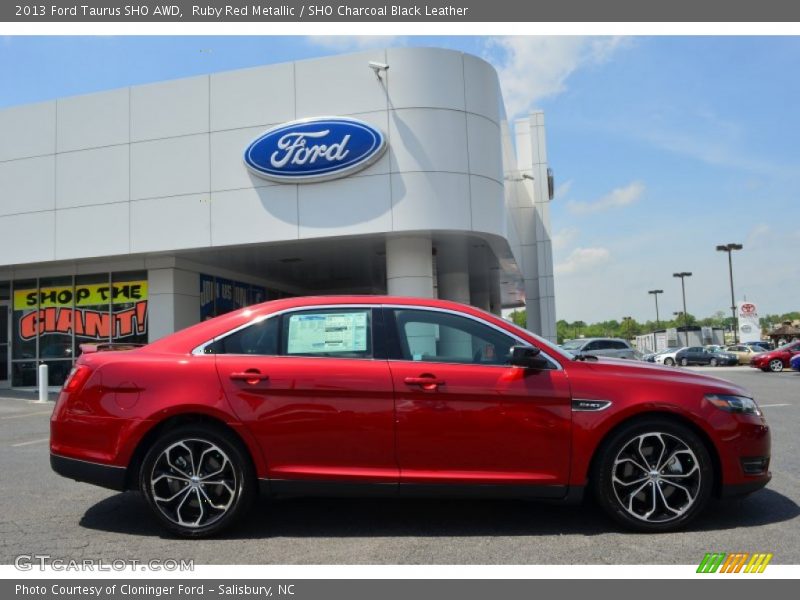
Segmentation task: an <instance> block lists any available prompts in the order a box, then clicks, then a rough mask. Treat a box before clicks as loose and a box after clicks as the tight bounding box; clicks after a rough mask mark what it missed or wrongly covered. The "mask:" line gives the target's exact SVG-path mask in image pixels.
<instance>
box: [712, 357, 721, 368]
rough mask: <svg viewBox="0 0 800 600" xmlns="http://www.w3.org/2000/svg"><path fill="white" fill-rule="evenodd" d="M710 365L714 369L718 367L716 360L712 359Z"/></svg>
mask: <svg viewBox="0 0 800 600" xmlns="http://www.w3.org/2000/svg"><path fill="white" fill-rule="evenodd" d="M710 364H711V366H712V367H716V366H717V365H719V361H718V360H717V359H716V358H712V359H711V362H710Z"/></svg>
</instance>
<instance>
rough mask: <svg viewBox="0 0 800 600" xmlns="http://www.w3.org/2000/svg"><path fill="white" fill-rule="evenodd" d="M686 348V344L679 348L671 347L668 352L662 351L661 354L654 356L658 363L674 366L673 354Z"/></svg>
mask: <svg viewBox="0 0 800 600" xmlns="http://www.w3.org/2000/svg"><path fill="white" fill-rule="evenodd" d="M684 348H686V346H681V347H680V348H672V349H671V350H670V351H669V352H662V353H661V354H659V355H657V356H656V362H657V363H658V364H660V365H667V366H668V367H674V366H675V364H676V362H677V361H676V360H675V355H676V354H677V353H678V352H680V351H681V350H683V349H684Z"/></svg>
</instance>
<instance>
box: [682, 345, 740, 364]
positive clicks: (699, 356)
mask: <svg viewBox="0 0 800 600" xmlns="http://www.w3.org/2000/svg"><path fill="white" fill-rule="evenodd" d="M675 361H676V362H677V363H678V364H679V365H681V366H682V367H688V366H689V365H709V366H712V367H718V366H720V365H726V366H731V365H737V364H739V358H738V357H737V356H735V355H733V354H730V353H728V352H712V351H711V350H708V349H707V348H704V347H703V346H690V347H688V348H684V349H683V350H681V351H680V352H678V353H677V354H676V355H675Z"/></svg>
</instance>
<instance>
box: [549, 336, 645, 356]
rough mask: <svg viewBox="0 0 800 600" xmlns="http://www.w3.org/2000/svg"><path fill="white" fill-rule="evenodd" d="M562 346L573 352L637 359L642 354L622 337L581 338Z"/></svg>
mask: <svg viewBox="0 0 800 600" xmlns="http://www.w3.org/2000/svg"><path fill="white" fill-rule="evenodd" d="M561 347H562V348H564V350H566V351H567V352H571V353H572V354H591V355H593V356H610V357H611V358H633V359H636V360H639V359H640V358H641V356H642V355H641V354H639V353H638V352H637V351H636V350H634V349H633V347H631V345H630V344H629V343H628V342H626V341H625V340H623V339H622V338H580V339H577V340H569V341H568V342H564V344H562V346H561Z"/></svg>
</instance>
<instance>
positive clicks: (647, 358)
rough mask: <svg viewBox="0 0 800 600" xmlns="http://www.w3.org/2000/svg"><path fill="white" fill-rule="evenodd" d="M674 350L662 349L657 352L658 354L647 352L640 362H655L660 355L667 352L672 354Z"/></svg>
mask: <svg viewBox="0 0 800 600" xmlns="http://www.w3.org/2000/svg"><path fill="white" fill-rule="evenodd" d="M674 350H675V348H664V349H663V350H659V351H658V352H648V353H647V354H645V355H644V356H642V360H643V361H645V362H649V363H654V362H656V358H658V357H659V356H660V355H661V354H665V353H667V352H673V351H674Z"/></svg>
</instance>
